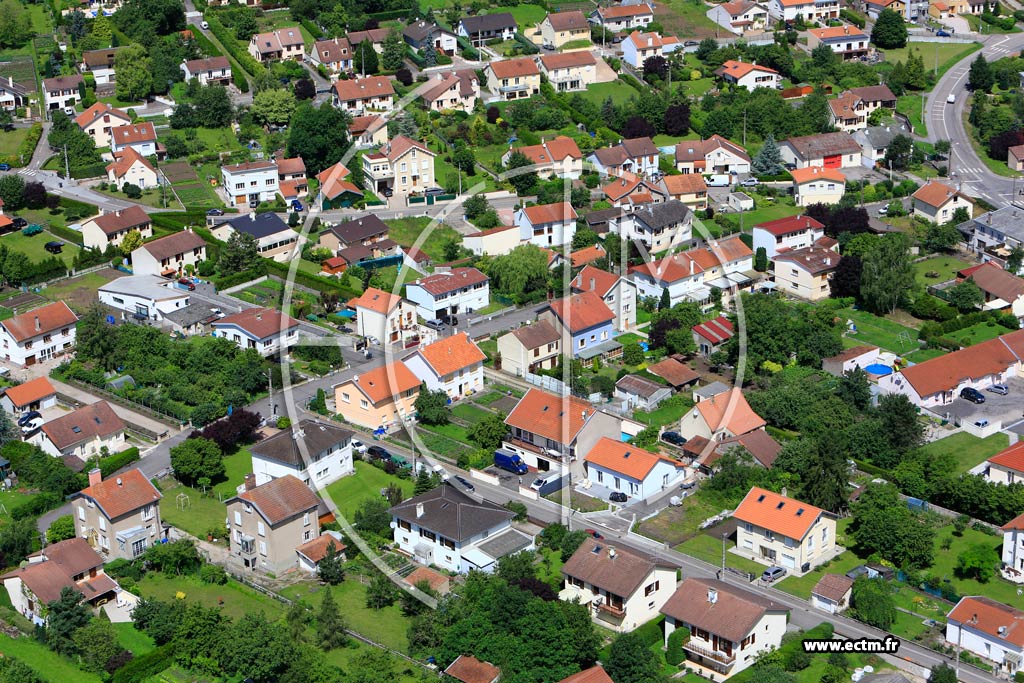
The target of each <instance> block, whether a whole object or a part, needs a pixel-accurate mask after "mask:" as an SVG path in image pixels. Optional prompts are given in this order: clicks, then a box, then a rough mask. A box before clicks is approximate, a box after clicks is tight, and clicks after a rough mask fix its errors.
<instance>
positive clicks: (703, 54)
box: [694, 38, 718, 62]
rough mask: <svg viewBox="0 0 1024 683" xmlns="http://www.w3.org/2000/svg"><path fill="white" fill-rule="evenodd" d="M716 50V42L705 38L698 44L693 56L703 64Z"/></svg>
mask: <svg viewBox="0 0 1024 683" xmlns="http://www.w3.org/2000/svg"><path fill="white" fill-rule="evenodd" d="M717 49H718V41H717V40H715V39H714V38H705V39H704V40H702V41H700V44H699V45H698V46H697V52H695V53H694V55H695V56H696V57H697V59H699V60H700V61H702V62H703V61H706V60H707V58H708V57H710V56H711V55H712V54H713V53H714V52H715V50H717Z"/></svg>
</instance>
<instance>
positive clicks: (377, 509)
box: [352, 498, 391, 536]
mask: <svg viewBox="0 0 1024 683" xmlns="http://www.w3.org/2000/svg"><path fill="white" fill-rule="evenodd" d="M352 521H353V522H355V526H356V527H358V528H359V530H360V531H366V532H369V533H372V534H377V535H378V536H383V535H385V534H387V535H389V536H390V530H391V513H390V512H388V504H387V502H385V501H384V500H382V499H381V498H370V499H367V500H365V501H363V503H362V504H361V505H360V506H359V507H358V508H356V511H355V514H354V515H353V518H352Z"/></svg>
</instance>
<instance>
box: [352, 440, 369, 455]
mask: <svg viewBox="0 0 1024 683" xmlns="http://www.w3.org/2000/svg"><path fill="white" fill-rule="evenodd" d="M352 450H353V451H355V452H356V453H365V452H366V444H365V443H363V442H362V441H360V440H359V439H352Z"/></svg>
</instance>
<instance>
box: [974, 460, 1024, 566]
mask: <svg viewBox="0 0 1024 683" xmlns="http://www.w3.org/2000/svg"><path fill="white" fill-rule="evenodd" d="M982 476H983V477H984V478H985V480H986V481H990V482H992V483H994V484H1006V485H1009V484H1019V483H1021V482H1024V442H1018V443H1015V444H1013V445H1011V446H1009V447H1007V448H1004V449H1003V450H1001V451H999V452H998V453H996V454H995V455H993V456H992V457H990V458H989V459H988V460H986V461H985V463H984V469H983V470H982ZM1014 564H1016V563H1014Z"/></svg>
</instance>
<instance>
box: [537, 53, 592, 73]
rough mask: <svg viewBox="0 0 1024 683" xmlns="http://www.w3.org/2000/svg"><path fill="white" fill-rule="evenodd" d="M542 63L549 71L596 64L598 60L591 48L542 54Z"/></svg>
mask: <svg viewBox="0 0 1024 683" xmlns="http://www.w3.org/2000/svg"><path fill="white" fill-rule="evenodd" d="M540 62H541V64H543V65H544V68H545V69H547V70H548V71H554V70H555V69H572V68H575V67H581V66H594V65H595V64H597V60H595V59H594V55H593V53H591V52H590V51H589V50H576V51H575V52H562V53H556V54H550V55H541V58H540Z"/></svg>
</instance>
